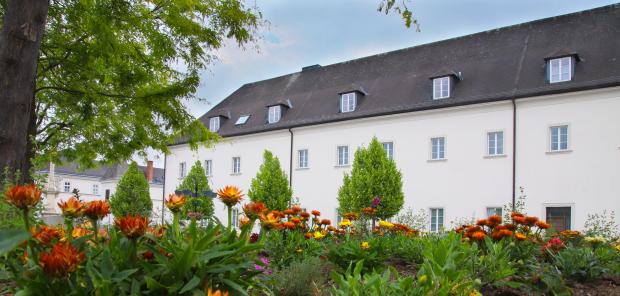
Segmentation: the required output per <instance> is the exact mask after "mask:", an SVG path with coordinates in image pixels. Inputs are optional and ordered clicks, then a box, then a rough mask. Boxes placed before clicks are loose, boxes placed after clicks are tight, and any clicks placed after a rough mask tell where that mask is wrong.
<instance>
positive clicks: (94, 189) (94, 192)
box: [93, 184, 99, 195]
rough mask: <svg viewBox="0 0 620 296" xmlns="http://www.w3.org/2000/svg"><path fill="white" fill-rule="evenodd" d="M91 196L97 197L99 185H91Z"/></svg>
mask: <svg viewBox="0 0 620 296" xmlns="http://www.w3.org/2000/svg"><path fill="white" fill-rule="evenodd" d="M93 194H94V195H99V185H98V184H93Z"/></svg>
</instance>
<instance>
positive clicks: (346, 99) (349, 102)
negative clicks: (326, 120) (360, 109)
mask: <svg viewBox="0 0 620 296" xmlns="http://www.w3.org/2000/svg"><path fill="white" fill-rule="evenodd" d="M356 104H357V98H356V96H355V92H350V93H345V94H342V95H341V96H340V112H342V113H346V112H353V111H355V105H356Z"/></svg>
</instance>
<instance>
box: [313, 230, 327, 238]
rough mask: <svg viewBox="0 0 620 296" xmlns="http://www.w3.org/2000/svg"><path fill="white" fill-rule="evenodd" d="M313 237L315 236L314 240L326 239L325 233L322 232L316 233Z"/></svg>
mask: <svg viewBox="0 0 620 296" xmlns="http://www.w3.org/2000/svg"><path fill="white" fill-rule="evenodd" d="M313 236H314V239H322V238H324V237H325V234H323V233H322V232H320V231H315V232H314V234H313Z"/></svg>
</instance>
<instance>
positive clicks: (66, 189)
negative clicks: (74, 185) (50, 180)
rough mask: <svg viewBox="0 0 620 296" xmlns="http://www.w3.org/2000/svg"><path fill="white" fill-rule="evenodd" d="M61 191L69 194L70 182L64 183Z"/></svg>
mask: <svg viewBox="0 0 620 296" xmlns="http://www.w3.org/2000/svg"><path fill="white" fill-rule="evenodd" d="M63 191H64V192H71V182H65V184H64V186H63Z"/></svg>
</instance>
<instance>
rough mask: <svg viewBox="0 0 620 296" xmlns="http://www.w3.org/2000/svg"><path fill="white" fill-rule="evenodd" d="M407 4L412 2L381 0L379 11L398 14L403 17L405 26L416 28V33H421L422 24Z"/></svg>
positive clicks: (408, 0)
mask: <svg viewBox="0 0 620 296" xmlns="http://www.w3.org/2000/svg"><path fill="white" fill-rule="evenodd" d="M407 2H411V0H407V1H397V0H381V2H380V3H379V8H378V9H377V10H379V11H380V12H383V13H385V14H388V13H389V12H390V11H392V12H395V13H397V14H398V15H400V17H402V19H403V21H404V22H405V26H406V27H407V28H410V27H411V25H413V26H414V27H415V28H416V31H418V32H419V31H420V24H419V23H418V20H417V19H415V18H414V17H413V12H411V10H410V9H409V7H408V6H407Z"/></svg>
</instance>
